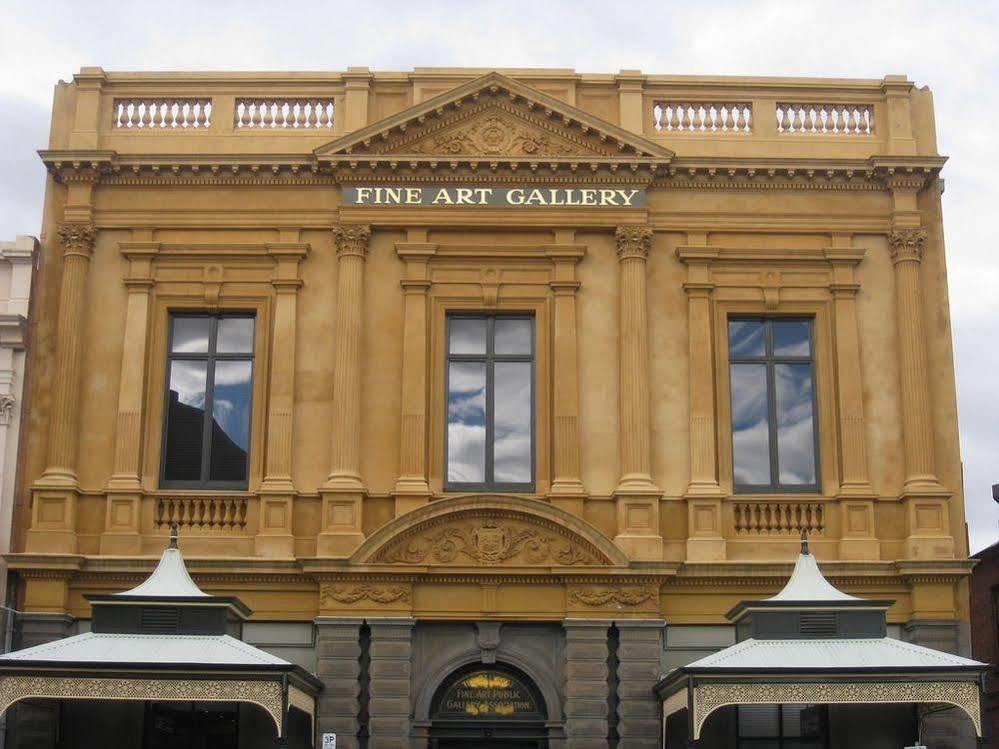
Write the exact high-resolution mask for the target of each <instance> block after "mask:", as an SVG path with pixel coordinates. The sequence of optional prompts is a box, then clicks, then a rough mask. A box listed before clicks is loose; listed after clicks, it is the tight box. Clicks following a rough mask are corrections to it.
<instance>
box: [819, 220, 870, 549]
mask: <svg viewBox="0 0 999 749" xmlns="http://www.w3.org/2000/svg"><path fill="white" fill-rule="evenodd" d="M832 242H833V246H832V247H831V248H829V249H827V250H826V253H825V254H826V258H827V259H828V260H829V263H830V265H831V266H832V283H831V284H830V286H829V291H830V293H831V294H832V297H833V329H834V333H835V337H834V340H835V352H834V353H835V366H836V386H837V387H836V393H837V399H836V401H837V403H836V405H837V411H838V414H839V440H840V444H839V455H840V467H841V475H840V487H839V494H838V499H839V511H840V518H841V527H842V537H841V538H840V542H839V556H840V558H841V559H880V558H881V546H880V543H879V542H878V539H877V535H876V534H875V532H874V500H875V494H874V488H873V487H872V486H871V481H870V474H869V471H868V462H867V427H866V425H865V422H864V390H863V378H862V375H861V371H860V335H859V325H858V316H857V292H858V291H859V290H860V284H859V283H857V281H856V278H855V269H856V266H857V265H858V264H859V263H860V261H861V260H862V259H863V257H864V254H865V252H864V250H862V249H857V248H854V247H852V237H851V236H850V235H849V234H844V235H834V236H833V237H832Z"/></svg>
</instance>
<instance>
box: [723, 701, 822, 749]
mask: <svg viewBox="0 0 999 749" xmlns="http://www.w3.org/2000/svg"><path fill="white" fill-rule="evenodd" d="M774 706H775V707H776V708H777V735H776V736H743V735H742V726H741V725H740V719H739V708H742V707H759V705H753V704H740V705H735V743H736V746H737V747H738V749H752V747H753V746H756V745H759V744H773V743H776V744H777V746H779V747H781V749H783V747H784V745H785V744H792V743H798V744H800V743H803V742H804V743H806V744H811V745H812V746H813V747H815V749H828V747H829V706H828V705H824V704H814V705H813V704H809V705H807V707H815V708H818V709H819V711H820V715H821V720H822V735H821V736H819V737H817V738H805V737H802V736H785V735H784V707H785V705H783V704H776V705H774Z"/></svg>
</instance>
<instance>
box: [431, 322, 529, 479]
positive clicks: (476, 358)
mask: <svg viewBox="0 0 999 749" xmlns="http://www.w3.org/2000/svg"><path fill="white" fill-rule="evenodd" d="M459 319H464V320H485V321H486V352H485V353H484V354H454V353H452V352H451V322H452V320H459ZM497 319H522V320H530V321H531V323H532V325H531V350H530V353H529V354H497V353H495V351H494V342H495V329H496V320H497ZM444 328H445V329H444V476H443V478H444V491H446V492H476V491H490V492H524V493H528V494H530V493H533V492H534V491H535V487H536V486H537V478H538V477H537V461H538V458H537V446H538V445H537V421H538V418H537V392H538V383H537V369H538V365H537V341H538V331H537V318H536V316H535V315H534V313H533V312H515V311H511V312H496V313H492V312H489V313H487V312H450V313H448V314H447V317H446V318H445V326H444ZM463 361H464V362H484V363H485V365H486V422H485V423H486V445H485V449H486V454H485V470H484V475H485V477H486V480H485V481H482V482H466V481H462V482H457V481H450V480H449V479H448V460H449V457H450V450H449V446H448V432H449V429H448V425H449V421H448V405H449V402H450V393H451V363H452V362H463ZM496 362H501V363H502V362H527V363H529V364H530V365H531V375H530V377H531V480H530V482H526V483H514V482H496V481H492V480H491V479H492V476H493V469H494V467H495V465H494V449H495V440H494V436H493V427H494V411H495V408H494V406H495V403H494V400H495V387H494V381H493V373H494V369H495V364H496Z"/></svg>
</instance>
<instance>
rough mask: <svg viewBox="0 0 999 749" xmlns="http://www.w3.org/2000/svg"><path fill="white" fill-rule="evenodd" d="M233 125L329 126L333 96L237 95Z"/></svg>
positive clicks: (308, 128) (278, 126)
mask: <svg viewBox="0 0 999 749" xmlns="http://www.w3.org/2000/svg"><path fill="white" fill-rule="evenodd" d="M233 125H234V126H235V127H236V129H237V130H250V129H272V130H276V129H284V130H330V129H332V128H333V99H290V98H277V99H257V98H253V99H237V100H236V107H235V112H234V116H233Z"/></svg>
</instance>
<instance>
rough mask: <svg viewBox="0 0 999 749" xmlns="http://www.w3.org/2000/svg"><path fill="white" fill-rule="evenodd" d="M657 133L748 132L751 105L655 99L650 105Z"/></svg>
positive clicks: (751, 114) (750, 126)
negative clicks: (651, 105)
mask: <svg viewBox="0 0 999 749" xmlns="http://www.w3.org/2000/svg"><path fill="white" fill-rule="evenodd" d="M652 118H653V124H652V126H653V128H654V129H655V131H656V132H657V133H670V132H672V133H750V132H752V130H753V107H752V105H751V104H748V103H739V102H676V101H657V102H656V103H655V104H654V105H653V107H652Z"/></svg>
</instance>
